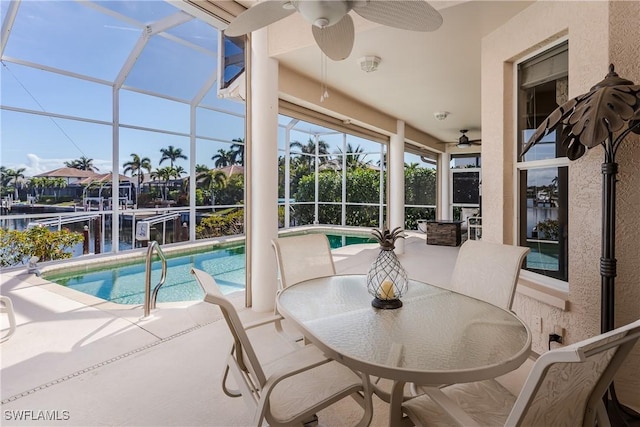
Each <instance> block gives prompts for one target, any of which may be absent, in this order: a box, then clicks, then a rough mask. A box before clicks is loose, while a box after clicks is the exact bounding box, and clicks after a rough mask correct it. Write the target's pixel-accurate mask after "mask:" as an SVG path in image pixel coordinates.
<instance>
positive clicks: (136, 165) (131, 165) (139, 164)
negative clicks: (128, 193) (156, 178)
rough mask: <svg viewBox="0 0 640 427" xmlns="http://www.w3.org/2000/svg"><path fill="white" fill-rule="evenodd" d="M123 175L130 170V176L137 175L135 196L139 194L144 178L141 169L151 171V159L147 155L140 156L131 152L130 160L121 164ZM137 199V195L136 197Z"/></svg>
mask: <svg viewBox="0 0 640 427" xmlns="http://www.w3.org/2000/svg"><path fill="white" fill-rule="evenodd" d="M122 166H124V170H123V171H122V172H123V173H124V174H125V175H126V174H127V172H131V177H134V176H137V177H138V186H137V187H136V196H139V195H140V187H141V186H142V179H143V178H144V172H143V169H146V170H147V172H149V173H151V160H150V159H149V158H148V157H140V156H139V155H137V154H135V153H131V160H130V161H128V162H124V163H123V164H122ZM136 199H137V197H136Z"/></svg>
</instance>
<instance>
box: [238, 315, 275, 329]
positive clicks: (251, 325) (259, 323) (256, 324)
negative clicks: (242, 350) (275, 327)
mask: <svg viewBox="0 0 640 427" xmlns="http://www.w3.org/2000/svg"><path fill="white" fill-rule="evenodd" d="M283 319H284V318H283V317H282V316H280V315H279V314H274V315H272V316H269V317H267V318H265V319H260V320H255V321H253V322H249V323H246V324H243V326H244V329H245V330H248V329H253V328H257V327H259V326H264V325H268V324H269V323H275V322H279V321H281V320H283Z"/></svg>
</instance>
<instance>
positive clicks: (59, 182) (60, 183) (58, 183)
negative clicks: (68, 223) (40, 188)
mask: <svg viewBox="0 0 640 427" xmlns="http://www.w3.org/2000/svg"><path fill="white" fill-rule="evenodd" d="M51 186H52V187H53V198H54V199H57V198H58V192H57V191H56V189H58V188H59V189H62V188H64V187H66V186H67V180H66V179H64V178H62V177H56V178H53V179H52V180H51Z"/></svg>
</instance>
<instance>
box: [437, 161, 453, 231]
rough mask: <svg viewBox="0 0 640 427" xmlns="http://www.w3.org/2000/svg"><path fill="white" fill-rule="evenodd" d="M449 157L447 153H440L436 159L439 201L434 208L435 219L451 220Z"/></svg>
mask: <svg viewBox="0 0 640 427" xmlns="http://www.w3.org/2000/svg"><path fill="white" fill-rule="evenodd" d="M450 163H451V155H450V154H449V153H442V154H441V155H440V156H439V159H438V178H439V179H438V187H439V190H440V191H439V192H438V195H439V200H438V206H437V207H436V219H451V218H452V214H453V212H452V209H451V200H450V199H451V189H450V188H451V187H450V182H451V167H450V166H449V164H450Z"/></svg>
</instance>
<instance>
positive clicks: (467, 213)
mask: <svg viewBox="0 0 640 427" xmlns="http://www.w3.org/2000/svg"><path fill="white" fill-rule="evenodd" d="M479 213H480V209H478V208H461V211H460V221H462V224H461V225H460V229H461V230H462V231H466V230H467V228H468V227H469V217H472V216H476V215H478V214H479Z"/></svg>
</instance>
